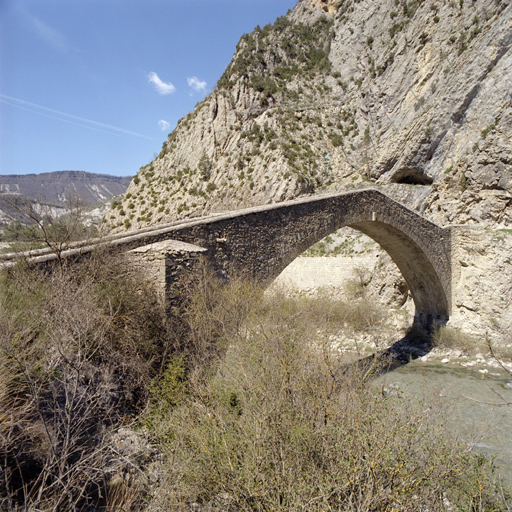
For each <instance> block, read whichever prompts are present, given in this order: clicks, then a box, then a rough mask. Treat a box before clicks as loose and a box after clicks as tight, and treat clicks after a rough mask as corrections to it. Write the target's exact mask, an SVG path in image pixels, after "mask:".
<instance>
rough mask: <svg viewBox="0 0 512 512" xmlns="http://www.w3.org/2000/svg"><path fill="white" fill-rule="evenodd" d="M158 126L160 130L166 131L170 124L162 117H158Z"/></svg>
mask: <svg viewBox="0 0 512 512" xmlns="http://www.w3.org/2000/svg"><path fill="white" fill-rule="evenodd" d="M158 126H159V127H160V130H162V131H163V132H165V131H167V130H168V129H169V128H170V127H171V125H170V124H169V123H168V122H167V121H164V120H163V119H160V121H158Z"/></svg>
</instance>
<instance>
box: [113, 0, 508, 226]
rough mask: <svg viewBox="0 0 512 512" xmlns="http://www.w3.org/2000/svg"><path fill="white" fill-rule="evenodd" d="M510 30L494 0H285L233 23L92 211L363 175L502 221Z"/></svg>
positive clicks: (162, 210) (225, 205) (247, 197)
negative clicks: (164, 131) (205, 92)
mask: <svg viewBox="0 0 512 512" xmlns="http://www.w3.org/2000/svg"><path fill="white" fill-rule="evenodd" d="M511 43H512V6H511V5H510V2H508V1H504V0H501V1H500V0H476V1H470V0H458V1H448V0H423V1H420V0H410V1H405V0H400V1H399V0H383V1H379V2H374V1H373V0H361V1H355V0H344V1H338V2H333V1H328V2H326V1H314V2H311V0H300V1H299V3H298V4H297V5H296V7H295V8H294V10H293V11H291V12H289V13H288V14H287V15H286V16H283V17H281V18H278V19H277V20H276V22H275V23H274V24H273V25H267V26H265V27H263V28H260V27H256V29H255V30H254V31H253V32H252V33H251V34H245V35H244V36H242V38H241V40H240V42H239V44H238V46H237V48H236V52H235V54H234V57H233V59H232V61H231V63H230V65H229V66H228V68H227V69H226V71H225V72H224V74H223V76H222V77H221V78H220V79H219V81H218V83H217V88H216V89H215V91H213V92H212V93H211V94H210V95H209V96H208V97H207V98H206V99H204V100H203V101H202V102H201V103H200V104H198V105H197V107H196V108H195V109H194V111H193V112H191V113H190V114H189V115H188V116H186V117H185V118H183V119H182V120H181V121H180V122H179V123H178V126H177V127H176V129H175V130H174V131H173V132H172V133H171V134H170V135H169V137H168V139H167V141H166V142H164V144H163V147H162V151H161V152H160V154H159V155H158V157H157V158H156V159H155V160H154V161H153V162H151V163H149V164H148V165H146V166H145V167H143V168H141V170H140V171H139V173H138V174H137V176H136V177H135V178H134V180H133V181H132V183H131V185H130V187H129V188H128V191H127V194H126V195H125V198H124V200H123V201H120V202H117V203H115V205H114V208H113V210H112V211H111V212H110V214H109V215H108V217H107V220H108V222H109V223H110V225H111V226H112V227H113V228H114V229H116V230H124V229H134V228H138V227H144V226H146V225H152V224H159V223H163V222H169V221H172V220H175V219H179V218H183V217H191V216H198V215H205V214H209V213H212V212H217V211H222V210H228V209H236V208H242V207H247V206H251V205H255V204H262V203H271V202H277V201H282V200H285V199H290V198H293V197H297V196H299V195H304V194H314V193H318V192H322V191H328V190H334V189H335V190H343V189H346V188H351V187H355V186H367V185H369V184H372V185H377V186H379V185H380V186H383V187H385V188H386V189H387V190H389V192H390V193H392V194H393V195H394V196H395V197H398V198H400V199H401V200H402V201H404V202H406V203H407V204H409V205H410V206H412V207H415V208H418V209H421V210H422V211H423V212H424V213H425V215H427V216H428V217H430V218H432V219H433V220H436V221H438V222H440V223H442V224H446V223H481V224H484V225H508V224H509V223H511V222H512V208H511V205H512V194H511V191H510V189H511V176H512V168H511V164H512V143H511V136H510V135H511V133H512V95H511V90H512V88H511V84H512V50H511ZM390 184H394V185H390Z"/></svg>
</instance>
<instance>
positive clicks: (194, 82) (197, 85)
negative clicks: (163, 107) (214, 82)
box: [187, 76, 206, 92]
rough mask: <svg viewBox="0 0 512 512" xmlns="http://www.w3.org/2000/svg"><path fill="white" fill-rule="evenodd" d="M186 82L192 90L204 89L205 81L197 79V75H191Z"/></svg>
mask: <svg viewBox="0 0 512 512" xmlns="http://www.w3.org/2000/svg"><path fill="white" fill-rule="evenodd" d="M187 82H188V85H189V87H192V89H194V91H197V92H200V91H204V90H205V89H206V82H205V81H204V80H199V78H197V76H191V77H189V78H187Z"/></svg>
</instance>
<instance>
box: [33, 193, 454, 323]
mask: <svg viewBox="0 0 512 512" xmlns="http://www.w3.org/2000/svg"><path fill="white" fill-rule="evenodd" d="M344 226H349V227H352V228H354V229H356V230H359V231H361V232H363V233H365V234H366V235H368V236H370V237H371V238H373V239H374V240H375V241H376V242H377V243H379V244H380V245H381V247H382V248H383V249H384V250H386V251H387V252H388V254H389V255H390V256H391V258H392V259H393V260H394V262H395V263H396V265H397V266H398V268H399V269H400V271H401V273H402V275H403V276H404V278H405V280H406V282H407V284H408V286H409V289H410V291H411V294H412V297H413V299H414V303H415V307H416V314H415V320H416V321H418V322H420V323H423V324H431V323H432V322H433V321H437V322H445V321H447V320H448V318H449V317H450V314H451V307H452V256H451V235H452V229H451V228H442V227H439V226H437V225H436V224H433V223H432V222H429V221H428V220H426V219H425V218H423V217H421V216H420V215H418V214H417V213H415V212H413V211H412V210H409V209H408V208H406V207H405V206H403V205H401V204H399V203H397V202H395V201H393V200H392V199H390V198H389V197H387V196H386V195H384V194H382V193H381V192H379V191H377V190H373V189H367V190H358V191H353V192H345V193H337V194H330V195H323V196H314V197H308V198H302V199H297V200H293V201H286V202H283V203H277V204H272V205H266V206H259V207H253V208H248V209H245V210H238V211H233V212H228V213H225V214H218V215H210V216H208V217H202V218H198V219H188V220H185V221H177V222H174V223H171V224H166V225H161V226H157V227H152V228H146V229H142V230H138V231H133V232H129V233H124V234H120V235H116V236H113V237H110V238H109V239H108V240H106V241H102V242H98V244H100V243H101V244H103V245H105V244H107V245H108V246H109V247H110V248H112V249H116V250H120V251H124V252H127V251H129V252H130V254H131V255H132V259H133V261H134V262H135V264H136V266H139V267H140V268H142V270H143V271H144V272H145V273H146V274H148V273H150V274H153V280H155V281H157V282H158V285H159V286H160V287H161V289H163V290H167V291H168V290H169V289H170V288H171V287H172V283H173V281H174V280H175V278H176V275H177V272H178V269H180V268H183V267H185V268H186V267H187V266H191V265H192V264H193V262H194V261H197V258H198V257H200V258H206V259H207V261H208V262H209V263H210V264H212V265H213V266H214V267H215V268H216V269H217V270H218V271H220V272H223V273H225V274H228V275H229V273H230V272H232V271H233V270H235V271H241V272H244V273H248V274H249V275H252V276H253V277H254V278H256V279H257V280H258V281H260V282H261V283H263V284H267V283H270V282H271V281H272V280H274V279H275V278H276V277H277V276H278V275H279V274H280V273H281V272H282V271H283V270H284V268H285V267H286V266H287V265H288V264H290V263H291V262H292V261H293V260H294V259H295V258H296V257H297V256H299V255H300V254H301V253H303V252H304V251H305V250H306V249H308V248H309V247H310V246H311V245H313V244H314V243H316V242H318V241H319V240H321V239H322V238H324V237H325V236H327V235H329V234H330V233H332V232H334V231H336V230H337V229H339V228H341V227H344ZM98 244H89V245H87V246H86V245H82V246H80V245H77V246H75V247H74V248H72V249H70V250H68V251H66V252H65V253H63V256H66V257H77V256H80V255H82V254H84V253H87V252H89V251H92V250H94V249H95V247H97V245H98ZM30 256H31V257H30V259H29V261H32V262H34V263H41V262H45V261H48V260H51V259H53V258H54V255H52V254H49V253H47V252H45V251H38V252H37V251H36V252H33V253H31V255H30Z"/></svg>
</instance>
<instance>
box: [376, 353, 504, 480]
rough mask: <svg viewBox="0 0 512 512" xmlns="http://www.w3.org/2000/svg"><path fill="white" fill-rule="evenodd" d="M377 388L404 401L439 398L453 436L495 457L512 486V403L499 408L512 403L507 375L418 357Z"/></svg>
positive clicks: (495, 370)
mask: <svg viewBox="0 0 512 512" xmlns="http://www.w3.org/2000/svg"><path fill="white" fill-rule="evenodd" d="M480 370H482V371H485V370H487V371H488V373H481V371H480ZM375 384H376V385H378V386H382V387H383V389H384V390H385V391H386V392H388V393H401V394H403V396H404V397H410V398H420V399H425V400H426V401H427V402H430V401H431V400H432V398H433V397H435V398H436V399H438V403H439V404H440V407H441V408H442V411H443V420H444V421H445V423H446V431H447V433H448V435H453V434H451V433H456V435H458V436H459V437H460V438H461V439H463V440H464V441H465V442H467V443H468V444H470V445H471V446H473V447H474V449H475V450H478V451H481V452H483V453H486V454H488V455H491V456H493V457H495V460H496V463H497V465H498V467H499V472H500V474H501V475H502V476H503V477H504V478H505V479H506V480H507V481H508V482H509V483H510V484H511V485H512V404H511V405H508V406H507V405H495V404H503V403H504V402H509V403H510V402H512V377H511V376H510V375H509V374H507V373H506V372H505V371H503V370H502V369H495V368H485V367H483V366H482V367H473V368H464V367H454V366H447V365H446V364H440V363H430V362H422V361H421V360H419V359H418V360H415V361H412V362H410V363H409V364H407V365H404V366H402V367H400V368H398V369H396V370H394V371H391V372H389V373H387V374H385V375H383V376H381V377H379V378H378V379H377V380H376V381H375Z"/></svg>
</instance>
